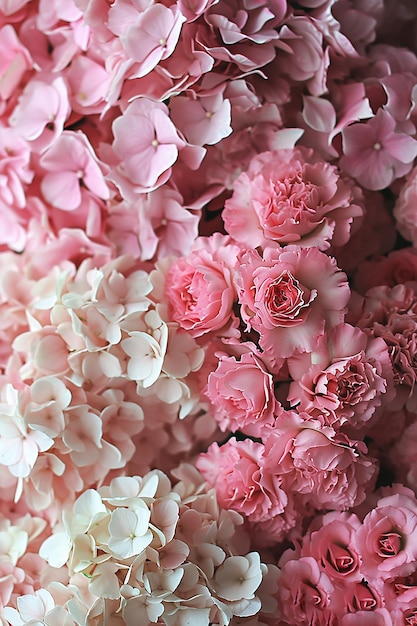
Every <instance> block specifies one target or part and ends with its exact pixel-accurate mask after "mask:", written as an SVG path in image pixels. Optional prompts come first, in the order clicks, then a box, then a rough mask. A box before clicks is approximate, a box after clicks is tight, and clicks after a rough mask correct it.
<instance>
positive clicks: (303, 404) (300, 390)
mask: <svg viewBox="0 0 417 626" xmlns="http://www.w3.org/2000/svg"><path fill="white" fill-rule="evenodd" d="M288 369H289V372H290V375H291V376H292V378H293V379H294V380H293V382H292V383H291V384H290V390H289V394H288V400H289V401H290V404H291V405H292V406H296V405H297V407H298V409H299V410H301V411H306V412H307V413H309V414H310V415H312V416H313V417H315V418H316V419H318V420H320V421H323V422H324V423H325V424H327V425H329V426H334V427H336V426H341V425H343V424H344V423H346V424H347V425H350V426H353V427H359V426H362V425H363V424H366V423H367V422H368V421H369V419H370V418H372V416H373V415H374V414H375V411H376V409H377V408H378V407H379V406H380V405H381V403H382V401H383V400H384V401H385V402H386V401H387V400H389V399H391V397H392V393H393V390H391V386H392V383H393V381H392V378H393V374H392V367H391V361H390V358H389V354H388V349H387V345H386V343H385V342H384V341H383V340H382V339H380V338H371V337H369V336H368V335H367V334H365V333H364V332H363V331H361V330H360V329H359V328H355V327H353V326H350V324H339V325H338V326H334V327H333V328H330V329H329V331H328V332H327V333H326V335H323V336H322V337H320V338H319V339H318V341H317V345H316V347H315V349H314V350H313V351H312V352H309V353H303V354H300V355H295V356H294V357H291V358H290V359H288ZM389 383H390V384H389ZM387 389H389V391H390V393H389V394H388V395H387V393H386V392H387Z"/></svg>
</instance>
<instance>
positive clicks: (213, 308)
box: [165, 234, 239, 337]
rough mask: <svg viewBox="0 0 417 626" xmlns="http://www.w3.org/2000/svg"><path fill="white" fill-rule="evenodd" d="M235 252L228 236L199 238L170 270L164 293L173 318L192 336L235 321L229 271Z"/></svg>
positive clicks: (219, 328) (231, 280) (233, 286)
mask: <svg viewBox="0 0 417 626" xmlns="http://www.w3.org/2000/svg"><path fill="white" fill-rule="evenodd" d="M238 251H239V248H238V247H237V246H236V245H235V244H234V243H233V242H232V240H231V238H230V237H227V236H224V235H220V234H217V235H216V236H213V237H211V238H200V239H198V240H197V243H196V244H195V245H194V246H193V248H192V250H191V252H190V254H189V255H188V256H186V257H181V258H180V259H178V260H177V261H175V262H174V263H173V265H172V266H171V268H170V269H169V272H168V274H167V277H166V284H165V293H166V295H167V297H168V300H169V306H170V311H171V315H172V318H173V319H174V320H175V321H176V322H178V323H179V324H180V326H181V327H182V328H184V329H185V330H188V331H189V332H190V333H191V335H192V336H193V337H200V336H201V335H204V334H206V333H209V332H212V331H220V330H221V329H223V328H225V327H226V326H227V325H228V324H229V322H230V321H231V320H232V319H233V318H234V313H233V304H234V302H235V301H236V299H237V294H236V288H235V285H234V278H233V271H232V268H233V263H234V259H235V258H236V254H237V252H238Z"/></svg>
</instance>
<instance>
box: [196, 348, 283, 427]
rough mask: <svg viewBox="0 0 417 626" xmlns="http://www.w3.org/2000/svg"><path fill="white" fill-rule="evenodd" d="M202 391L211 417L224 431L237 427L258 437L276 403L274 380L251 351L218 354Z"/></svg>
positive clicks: (272, 413) (276, 408) (270, 423)
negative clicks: (223, 355) (209, 408)
mask: <svg viewBox="0 0 417 626" xmlns="http://www.w3.org/2000/svg"><path fill="white" fill-rule="evenodd" d="M206 394H207V396H208V398H209V400H210V402H211V404H212V407H213V409H214V418H215V419H216V421H217V422H218V423H219V425H220V428H221V429H222V430H223V431H224V430H227V429H229V430H232V431H236V430H241V431H242V432H244V433H246V434H248V435H252V436H254V437H260V436H261V433H262V430H263V428H264V427H265V425H266V424H268V425H273V423H274V421H275V417H274V414H275V412H276V411H277V410H278V407H279V405H278V402H277V400H276V399H275V395H274V381H273V378H272V375H271V374H270V373H269V372H268V371H267V369H266V368H265V365H264V364H263V363H262V361H261V359H260V357H259V356H257V355H256V354H254V353H253V352H248V353H246V354H242V356H241V357H240V359H239V360H237V359H236V358H235V357H233V356H225V357H222V358H221V359H220V361H219V364H218V367H217V369H216V371H215V372H212V373H211V374H210V376H209V378H208V385H207V390H206Z"/></svg>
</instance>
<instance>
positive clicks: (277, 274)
mask: <svg viewBox="0 0 417 626" xmlns="http://www.w3.org/2000/svg"><path fill="white" fill-rule="evenodd" d="M236 284H237V287H238V294H239V302H240V304H241V305H242V306H241V316H242V318H243V320H244V321H245V322H246V324H247V327H248V328H252V329H254V330H256V331H257V332H258V333H259V334H260V339H259V343H260V345H261V347H262V349H263V350H265V351H266V352H268V354H271V355H273V356H274V357H275V358H283V357H289V356H291V355H292V354H294V353H295V352H296V351H299V352H307V351H311V350H312V349H313V347H314V345H315V342H316V340H317V338H318V337H319V336H320V335H322V334H323V333H324V332H325V328H326V327H331V326H333V325H336V324H338V323H339V322H341V321H342V320H343V315H344V307H345V306H346V304H347V301H348V299H349V287H348V284H347V282H346V277H345V275H344V274H343V273H342V272H341V271H340V270H339V269H338V267H337V266H336V263H335V261H334V259H332V258H329V257H328V256H327V255H325V254H323V253H322V252H320V251H319V250H317V248H300V247H299V246H295V245H291V246H287V247H286V248H266V249H265V250H264V251H263V256H262V257H261V256H260V254H259V253H258V252H257V251H255V250H246V251H244V252H242V253H241V254H240V255H239V257H238V261H237V267H236Z"/></svg>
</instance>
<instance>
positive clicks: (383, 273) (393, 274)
mask: <svg viewBox="0 0 417 626" xmlns="http://www.w3.org/2000/svg"><path fill="white" fill-rule="evenodd" d="M410 281H413V282H417V248H401V249H400V250H393V251H392V252H390V253H389V254H388V256H386V257H383V256H376V257H372V258H371V259H369V260H367V261H364V262H363V263H361V265H360V266H359V268H358V272H357V273H356V275H355V278H354V285H355V289H357V290H358V291H359V292H360V293H362V294H364V293H366V292H367V291H368V290H369V289H372V287H377V286H378V285H387V286H388V287H394V285H399V284H402V283H408V282H410Z"/></svg>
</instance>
